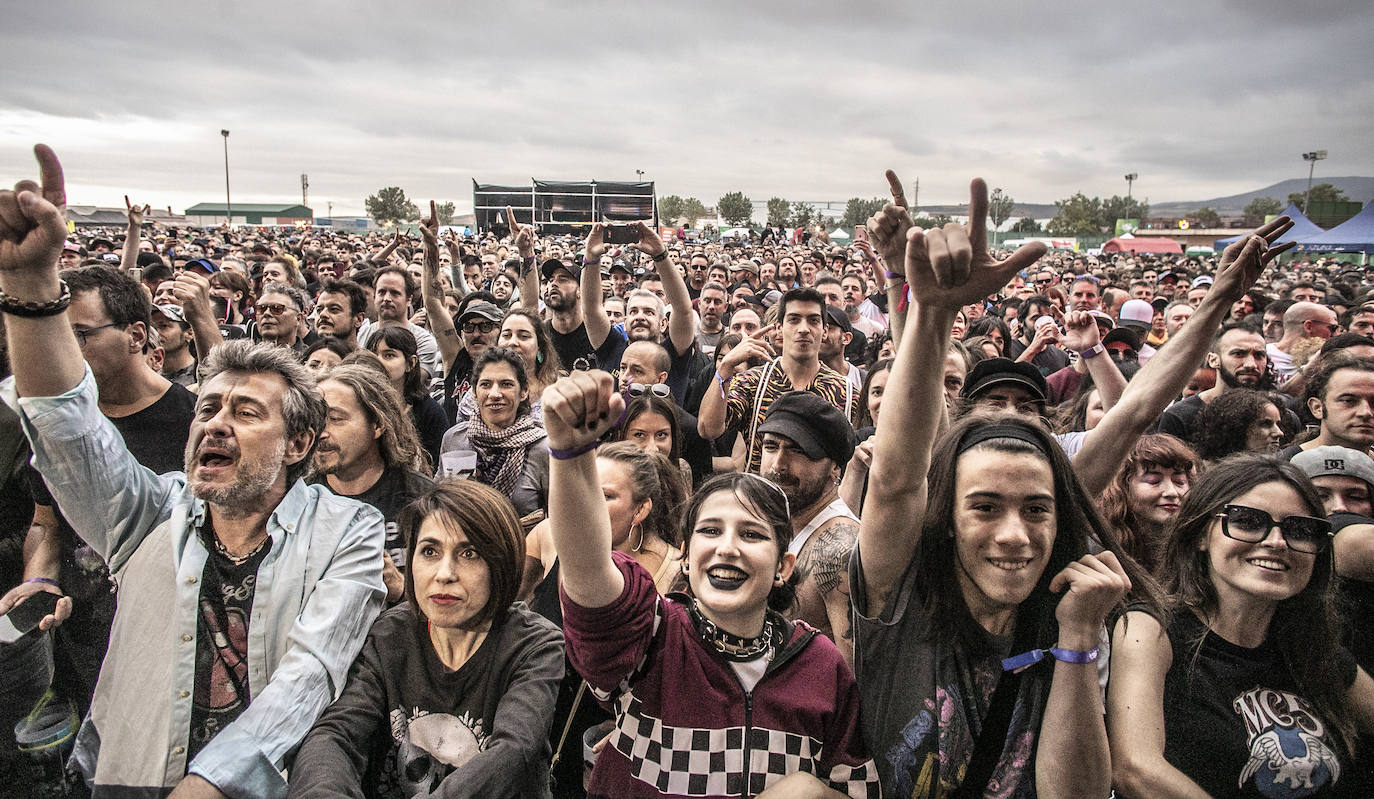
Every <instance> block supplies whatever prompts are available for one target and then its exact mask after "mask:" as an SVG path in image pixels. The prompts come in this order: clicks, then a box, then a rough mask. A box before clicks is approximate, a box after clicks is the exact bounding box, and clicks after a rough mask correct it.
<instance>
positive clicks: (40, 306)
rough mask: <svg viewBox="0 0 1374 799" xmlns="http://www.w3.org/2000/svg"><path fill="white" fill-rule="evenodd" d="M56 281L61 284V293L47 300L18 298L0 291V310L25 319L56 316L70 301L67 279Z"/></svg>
mask: <svg viewBox="0 0 1374 799" xmlns="http://www.w3.org/2000/svg"><path fill="white" fill-rule="evenodd" d="M57 282H58V284H59V285H61V286H62V293H61V294H59V295H58V296H57V299H55V300H50V301H48V302H33V301H31V300H20V299H16V298H14V297H11V296H10V295H8V294H6V293H4V292H3V291H0V312H3V313H7V314H9V315H10V316H22V317H24V318H26V319H41V318H42V317H45V316H57V315H58V314H60V313H62V312H63V311H65V310H67V306H68V305H70V304H71V302H72V290H71V289H70V288H68V286H67V281H65V280H59V281H57Z"/></svg>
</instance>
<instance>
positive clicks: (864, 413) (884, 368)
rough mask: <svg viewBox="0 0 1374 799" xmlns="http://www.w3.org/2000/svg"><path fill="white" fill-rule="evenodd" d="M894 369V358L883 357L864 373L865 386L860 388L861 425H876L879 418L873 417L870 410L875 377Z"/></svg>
mask: <svg viewBox="0 0 1374 799" xmlns="http://www.w3.org/2000/svg"><path fill="white" fill-rule="evenodd" d="M891 371H892V359H891V358H883V359H882V360H880V361H878V362H877V363H875V364H873V365H872V366H870V367H869V368H868V374H866V375H864V384H863V388H861V389H859V427H875V426H877V424H878V420H877V419H874V418H873V414H871V413H869V412H868V395H869V394H870V393H872V391H873V378H875V377H877V376H878V375H880V374H882V373H883V372H891Z"/></svg>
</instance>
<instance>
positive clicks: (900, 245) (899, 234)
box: [868, 169, 954, 350]
mask: <svg viewBox="0 0 1374 799" xmlns="http://www.w3.org/2000/svg"><path fill="white" fill-rule="evenodd" d="M887 188H888V191H890V192H891V193H892V202H890V203H888V204H887V205H885V206H883V210H881V211H879V212H878V213H877V214H874V215H873V216H872V217H871V218H870V219H869V220H868V231H869V235H870V236H871V237H872V238H873V245H874V246H875V247H877V250H878V257H879V259H880V260H881V262H882V267H883V270H884V279H883V290H884V291H886V292H887V325H888V329H889V330H890V331H892V348H893V349H894V350H896V349H899V348H900V345H901V343H902V334H903V333H904V332H905V330H906V311H905V310H903V307H902V303H905V302H906V290H905V288H904V286H905V285H906V281H905V280H904V276H905V274H906V272H905V270H906V240H907V231H908V230H910V229H911V226H912V219H911V211H910V210H909V209H908V208H907V206H906V191H905V190H904V189H903V188H902V181H901V180H899V179H898V178H897V173H896V172H893V171H892V170H891V169H889V170H887ZM889 273H890V274H892V275H896V277H888V276H887V275H888V274H889ZM950 324H951V325H953V324H954V323H953V322H950Z"/></svg>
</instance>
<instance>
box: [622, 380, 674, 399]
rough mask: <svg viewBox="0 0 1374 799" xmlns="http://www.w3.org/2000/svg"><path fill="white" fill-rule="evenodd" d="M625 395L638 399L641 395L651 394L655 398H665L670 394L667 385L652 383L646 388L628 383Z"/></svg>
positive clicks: (640, 384) (641, 384)
mask: <svg viewBox="0 0 1374 799" xmlns="http://www.w3.org/2000/svg"><path fill="white" fill-rule="evenodd" d="M625 393H626V394H629V395H630V396H631V397H638V396H640V395H642V394H653V395H654V396H655V397H665V398H666V397H667V396H668V394H669V393H671V392H670V389H669V388H668V384H667V383H654V384H653V385H652V386H646V385H644V384H643V383H630V384H628V385H627V386H625Z"/></svg>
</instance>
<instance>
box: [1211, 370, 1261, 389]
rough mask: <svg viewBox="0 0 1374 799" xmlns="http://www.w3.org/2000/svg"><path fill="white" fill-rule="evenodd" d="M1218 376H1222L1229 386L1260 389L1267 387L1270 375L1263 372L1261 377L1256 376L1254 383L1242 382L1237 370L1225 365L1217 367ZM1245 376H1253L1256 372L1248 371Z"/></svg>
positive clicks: (1222, 379) (1223, 381) (1224, 382)
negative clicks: (1234, 370)
mask: <svg viewBox="0 0 1374 799" xmlns="http://www.w3.org/2000/svg"><path fill="white" fill-rule="evenodd" d="M1217 377H1219V378H1221V382H1222V384H1224V385H1225V386H1226V387H1227V388H1254V389H1259V388H1267V387H1268V383H1269V379H1268V375H1267V374H1266V373H1264V372H1261V373H1260V375H1259V377H1258V378H1256V379H1255V381H1254V382H1253V383H1242V382H1241V379H1240V376H1239V375H1237V374H1236V373H1235V372H1232V371H1231V370H1230V369H1227V368H1226V367H1225V366H1224V365H1223V366H1218V367H1217ZM1245 377H1247V378H1253V377H1254V373H1253V372H1251V373H1247V374H1246V375H1245Z"/></svg>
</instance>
